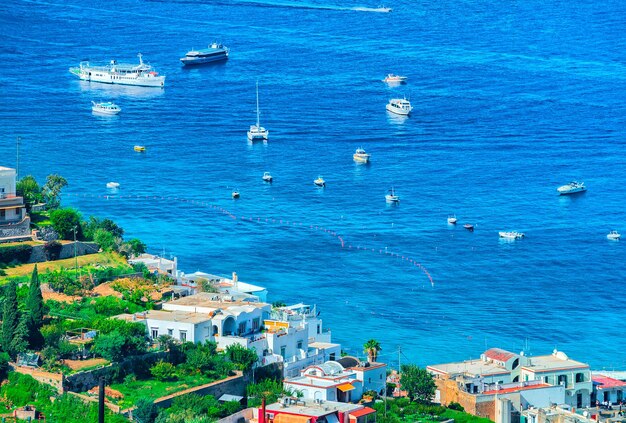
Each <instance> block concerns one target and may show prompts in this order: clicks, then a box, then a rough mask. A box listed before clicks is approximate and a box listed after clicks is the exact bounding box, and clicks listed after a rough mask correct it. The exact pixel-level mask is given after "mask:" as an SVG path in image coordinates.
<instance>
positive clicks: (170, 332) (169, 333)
mask: <svg viewBox="0 0 626 423" xmlns="http://www.w3.org/2000/svg"><path fill="white" fill-rule="evenodd" d="M167 334H168V335H169V336H174V329H170V328H168V329H167Z"/></svg>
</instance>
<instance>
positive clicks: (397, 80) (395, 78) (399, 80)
mask: <svg viewBox="0 0 626 423" xmlns="http://www.w3.org/2000/svg"><path fill="white" fill-rule="evenodd" d="M406 80H407V77H406V76H401V75H394V74H393V73H388V74H387V76H386V77H385V79H383V82H386V83H388V84H405V83H406Z"/></svg>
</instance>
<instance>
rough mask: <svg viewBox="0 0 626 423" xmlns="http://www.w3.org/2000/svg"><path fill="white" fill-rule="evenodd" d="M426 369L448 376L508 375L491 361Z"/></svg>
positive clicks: (462, 362)
mask: <svg viewBox="0 0 626 423" xmlns="http://www.w3.org/2000/svg"><path fill="white" fill-rule="evenodd" d="M426 369H428V370H430V371H431V372H434V373H437V374H445V375H448V376H452V375H457V374H469V375H474V376H481V375H482V376H488V375H497V374H505V373H509V371H508V370H507V369H505V368H504V367H500V366H498V365H497V364H495V363H493V362H491V361H483V360H467V361H460V362H456V363H444V364H433V365H430V366H426Z"/></svg>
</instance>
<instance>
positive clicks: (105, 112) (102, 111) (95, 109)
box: [91, 107, 122, 116]
mask: <svg viewBox="0 0 626 423" xmlns="http://www.w3.org/2000/svg"><path fill="white" fill-rule="evenodd" d="M91 111H92V112H94V113H98V114H100V115H108V116H113V115H116V114H118V113H119V112H121V111H122V110H121V109H119V110H106V109H100V108H98V107H92V108H91Z"/></svg>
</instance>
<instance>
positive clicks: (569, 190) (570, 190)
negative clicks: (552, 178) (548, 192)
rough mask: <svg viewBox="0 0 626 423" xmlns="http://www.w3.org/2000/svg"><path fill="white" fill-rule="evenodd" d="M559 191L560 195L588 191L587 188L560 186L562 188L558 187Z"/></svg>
mask: <svg viewBox="0 0 626 423" xmlns="http://www.w3.org/2000/svg"><path fill="white" fill-rule="evenodd" d="M557 191H558V192H559V195H568V194H576V193H577V192H583V191H587V188H569V187H567V188H565V187H560V188H557Z"/></svg>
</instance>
